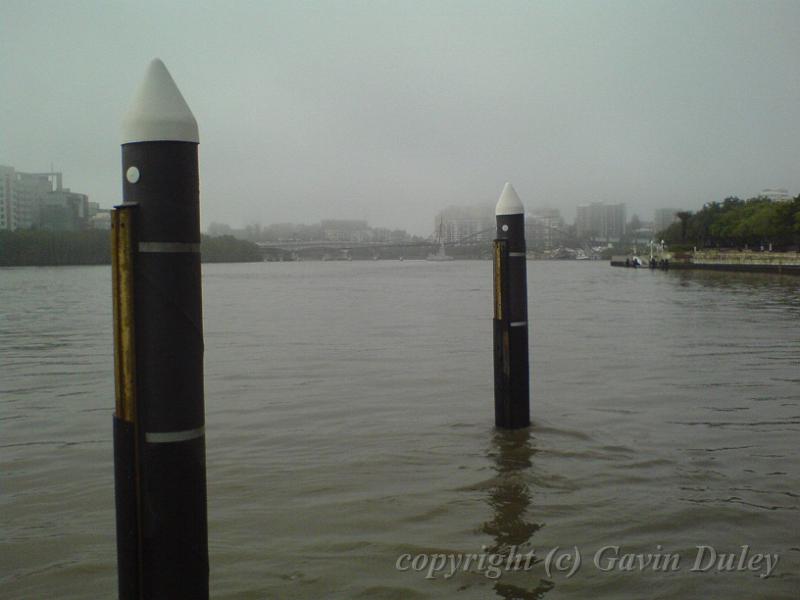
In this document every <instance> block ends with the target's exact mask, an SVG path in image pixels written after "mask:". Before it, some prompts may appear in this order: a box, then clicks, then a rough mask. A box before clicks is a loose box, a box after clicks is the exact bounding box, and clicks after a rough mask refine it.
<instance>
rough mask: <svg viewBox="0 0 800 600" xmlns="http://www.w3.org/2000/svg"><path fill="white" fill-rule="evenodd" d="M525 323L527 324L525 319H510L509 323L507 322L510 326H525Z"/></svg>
mask: <svg viewBox="0 0 800 600" xmlns="http://www.w3.org/2000/svg"><path fill="white" fill-rule="evenodd" d="M527 324H528V322H527V321H511V323H509V324H508V325H509V326H510V327H525V325H527Z"/></svg>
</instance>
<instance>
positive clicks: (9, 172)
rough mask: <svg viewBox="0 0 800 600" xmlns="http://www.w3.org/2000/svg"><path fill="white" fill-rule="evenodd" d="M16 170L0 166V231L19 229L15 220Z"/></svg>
mask: <svg viewBox="0 0 800 600" xmlns="http://www.w3.org/2000/svg"><path fill="white" fill-rule="evenodd" d="M14 179H15V175H14V169H13V168H11V167H3V166H0V230H14V229H16V228H17V223H16V220H15V219H14V208H15V206H16V191H15V186H14Z"/></svg>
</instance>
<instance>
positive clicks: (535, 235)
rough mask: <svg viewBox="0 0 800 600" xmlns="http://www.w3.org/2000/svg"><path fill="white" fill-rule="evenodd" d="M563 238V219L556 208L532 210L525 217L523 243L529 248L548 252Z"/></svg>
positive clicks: (564, 233)
mask: <svg viewBox="0 0 800 600" xmlns="http://www.w3.org/2000/svg"><path fill="white" fill-rule="evenodd" d="M565 236H566V228H565V226H564V219H563V218H562V217H561V211H559V210H558V209H557V208H534V209H531V210H530V211H529V212H528V213H527V214H526V215H525V243H526V245H527V246H528V247H529V248H540V249H543V250H550V249H552V248H556V247H557V246H559V245H560V244H561V242H562V241H563V239H564V237H565Z"/></svg>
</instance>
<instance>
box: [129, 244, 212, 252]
mask: <svg viewBox="0 0 800 600" xmlns="http://www.w3.org/2000/svg"><path fill="white" fill-rule="evenodd" d="M139 252H200V244H193V243H190V242H139Z"/></svg>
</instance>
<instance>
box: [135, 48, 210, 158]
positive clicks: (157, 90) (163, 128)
mask: <svg viewBox="0 0 800 600" xmlns="http://www.w3.org/2000/svg"><path fill="white" fill-rule="evenodd" d="M156 141H171V142H195V143H199V141H200V137H199V135H198V133H197V121H196V120H195V118H194V115H193V114H192V111H191V109H189V105H188V104H186V100H184V99H183V96H182V95H181V92H180V90H179V89H178V86H176V85H175V82H174V81H173V79H172V76H171V75H170V74H169V71H167V67H165V66H164V63H163V62H161V60H160V59H158V58H156V59H155V60H153V61H152V62H151V63H150V66H148V67H147V73H145V76H144V80H143V81H142V83H141V84H140V85H139V89H138V90H136V95H135V96H134V97H133V102H132V103H131V107H130V108H129V109H128V113H127V114H126V115H125V118H124V119H123V121H122V143H123V144H129V143H131V142H156Z"/></svg>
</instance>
